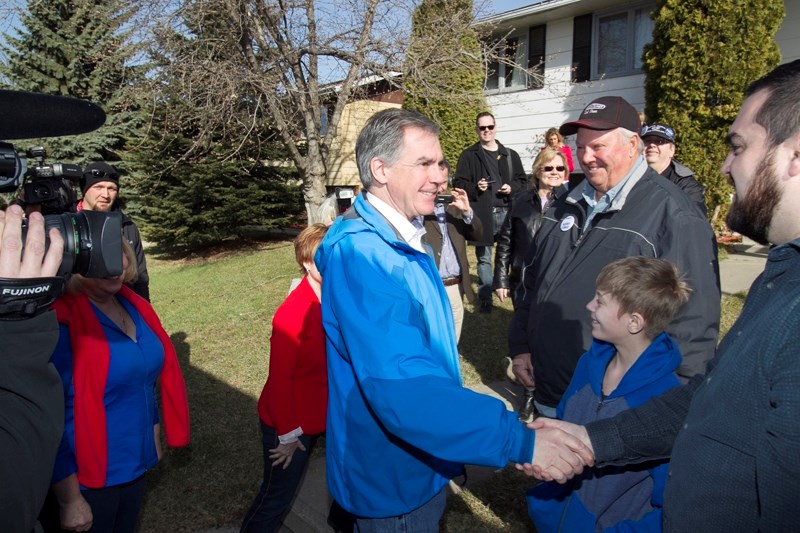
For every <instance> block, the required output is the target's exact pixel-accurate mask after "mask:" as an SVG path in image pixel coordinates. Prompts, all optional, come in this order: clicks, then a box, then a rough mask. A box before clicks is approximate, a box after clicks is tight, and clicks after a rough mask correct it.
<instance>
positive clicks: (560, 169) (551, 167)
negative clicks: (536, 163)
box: [542, 165, 567, 172]
mask: <svg viewBox="0 0 800 533" xmlns="http://www.w3.org/2000/svg"><path fill="white" fill-rule="evenodd" d="M566 168H567V167H564V166H561V165H559V166H557V167H554V166H552V165H547V166H546V167H542V170H544V171H545V172H552V171H553V169H556V170H558V171H559V172H564V169H566Z"/></svg>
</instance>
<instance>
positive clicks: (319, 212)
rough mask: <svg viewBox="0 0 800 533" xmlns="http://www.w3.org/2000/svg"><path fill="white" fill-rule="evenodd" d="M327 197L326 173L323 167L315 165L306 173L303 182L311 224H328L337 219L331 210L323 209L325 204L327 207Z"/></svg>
mask: <svg viewBox="0 0 800 533" xmlns="http://www.w3.org/2000/svg"><path fill="white" fill-rule="evenodd" d="M326 196H327V195H326V191H325V171H324V170H323V167H322V165H313V166H312V167H311V168H309V170H308V171H306V175H305V179H304V180H303V197H304V198H305V203H306V213H307V214H308V223H309V224H315V223H317V222H322V223H323V224H327V223H329V222H331V221H332V220H333V218H334V217H335V215H332V214H331V211H330V210H329V209H325V208H323V204H326V207H327V203H326V202H325V198H326Z"/></svg>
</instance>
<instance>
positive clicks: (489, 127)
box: [478, 124, 494, 131]
mask: <svg viewBox="0 0 800 533" xmlns="http://www.w3.org/2000/svg"><path fill="white" fill-rule="evenodd" d="M478 129H479V130H481V131H486V130H489V131H492V130H493V129H494V124H489V125H488V126H478Z"/></svg>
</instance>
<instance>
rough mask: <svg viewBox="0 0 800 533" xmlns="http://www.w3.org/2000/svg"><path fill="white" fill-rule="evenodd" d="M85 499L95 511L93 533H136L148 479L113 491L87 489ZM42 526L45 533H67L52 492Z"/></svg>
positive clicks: (45, 509)
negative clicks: (62, 526) (145, 483)
mask: <svg viewBox="0 0 800 533" xmlns="http://www.w3.org/2000/svg"><path fill="white" fill-rule="evenodd" d="M81 495H82V496H83V498H84V499H85V500H86V502H87V503H88V504H89V507H91V508H92V518H93V522H92V529H91V532H92V533H134V531H135V530H136V521H137V520H138V518H139V510H140V509H141V507H142V499H143V498H144V476H140V477H138V478H137V479H134V480H133V481H131V482H129V483H123V484H122V485H114V486H113V487H103V488H102V489H84V490H82V491H81ZM39 522H40V524H41V525H42V528H43V529H44V531H45V533H54V532H59V533H60V532H61V531H66V530H62V529H61V518H60V516H59V506H58V500H56V497H55V494H53V491H52V490H51V491H50V492H49V493H48V494H47V500H45V504H44V508H43V509H42V512H41V514H40V515H39Z"/></svg>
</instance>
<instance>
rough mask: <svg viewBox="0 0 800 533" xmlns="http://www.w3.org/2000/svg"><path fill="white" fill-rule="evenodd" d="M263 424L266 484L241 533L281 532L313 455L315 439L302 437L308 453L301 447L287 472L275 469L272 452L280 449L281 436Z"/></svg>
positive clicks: (258, 495) (256, 498)
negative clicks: (312, 449) (312, 447)
mask: <svg viewBox="0 0 800 533" xmlns="http://www.w3.org/2000/svg"><path fill="white" fill-rule="evenodd" d="M259 424H260V425H261V444H262V446H263V448H264V481H263V482H262V483H261V487H260V488H259V489H258V494H256V497H255V499H254V500H253V503H252V504H251V505H250V510H249V511H247V514H246V515H245V517H244V521H243V522H242V529H241V530H240V531H241V533H245V532H247V533H255V532H258V533H268V532H272V531H278V529H279V528H280V527H281V522H282V521H283V518H284V517H285V516H286V514H287V513H288V511H289V507H290V506H291V504H292V500H293V499H294V496H295V493H296V492H297V487H298V486H299V485H300V480H301V479H302V478H303V472H305V469H306V465H307V464H308V457H309V455H310V453H311V444H312V436H311V435H301V436H300V442H302V443H303V446H305V448H306V451H303V450H301V449H300V448H297V449H296V450H295V452H294V455H292V462H291V463H290V464H289V467H288V468H287V469H286V470H284V469H283V465H278V466H276V467H274V468H273V466H272V460H271V459H270V458H269V455H270V452H269V451H270V450H271V449H273V448H277V447H278V445H279V444H280V441H279V440H278V434H277V433H276V432H275V430H274V429H273V428H271V427H269V426H268V425H266V424H265V423H264V422H262V421H261V420H259Z"/></svg>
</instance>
